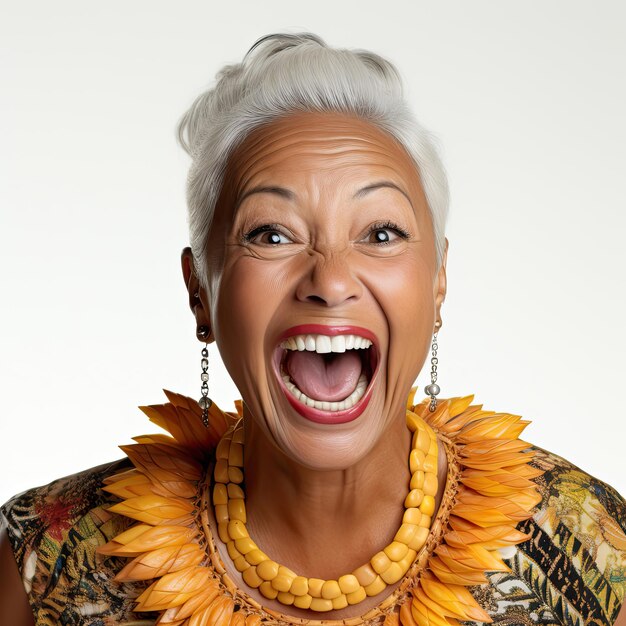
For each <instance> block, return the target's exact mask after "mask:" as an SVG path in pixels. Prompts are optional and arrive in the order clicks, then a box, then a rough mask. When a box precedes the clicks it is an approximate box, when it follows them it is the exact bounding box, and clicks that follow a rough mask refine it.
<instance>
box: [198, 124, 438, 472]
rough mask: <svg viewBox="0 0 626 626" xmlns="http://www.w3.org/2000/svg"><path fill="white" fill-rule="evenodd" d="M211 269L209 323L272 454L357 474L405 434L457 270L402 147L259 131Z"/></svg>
mask: <svg viewBox="0 0 626 626" xmlns="http://www.w3.org/2000/svg"><path fill="white" fill-rule="evenodd" d="M207 259H208V267H209V270H208V271H209V276H208V284H209V285H210V287H209V291H208V293H203V295H202V309H203V311H204V313H205V314H206V315H207V316H208V318H210V322H209V324H210V327H211V331H212V335H213V336H214V338H215V340H216V341H217V344H218V347H219V350H220V354H221V355H222V357H223V360H224V363H225V365H226V367H227V369H228V371H229V373H230V375H231V377H232V378H233V380H234V382H235V384H236V385H237V388H238V389H239V391H240V393H241V395H242V398H243V400H244V403H245V406H246V409H247V413H248V415H249V417H250V419H253V420H254V421H255V426H258V427H259V429H260V430H261V432H263V433H264V435H265V436H266V437H267V438H268V440H269V441H270V442H271V443H272V444H273V445H274V446H275V449H277V450H278V451H280V452H281V453H282V454H285V455H286V456H287V457H289V458H290V459H292V460H293V461H296V462H297V463H300V464H302V465H304V466H306V467H309V468H316V469H341V468H347V467H350V466H352V465H355V464H356V463H358V462H359V460H361V459H363V458H364V457H365V456H366V455H367V453H368V452H369V451H370V450H372V448H373V447H374V446H375V445H376V444H377V442H379V441H380V440H381V438H382V437H384V436H385V434H386V433H387V432H388V431H389V429H390V428H392V427H393V426H394V424H395V425H396V426H397V425H398V423H401V424H403V423H404V412H405V406H406V398H407V394H408V392H409V390H410V387H411V386H412V384H413V382H414V381H415V379H416V377H417V375H418V373H419V371H420V369H421V367H422V364H423V363H424V361H425V358H426V355H427V352H428V349H429V345H430V339H431V336H432V333H433V329H434V323H435V320H436V319H438V315H439V306H440V305H441V302H442V300H443V297H444V295H445V264H444V265H443V266H442V267H441V268H440V269H439V270H438V269H437V261H436V253H435V245H434V239H433V231H432V224H431V220H430V215H429V211H428V207H427V203H426V199H425V197H424V193H423V190H422V187H421V184H420V180H419V175H418V173H417V171H416V168H415V166H414V164H413V162H412V161H411V159H410V157H409V156H408V155H407V153H406V152H405V150H404V149H403V148H402V147H401V146H400V145H399V144H398V143H397V142H396V141H395V140H394V139H392V138H391V137H390V136H388V135H387V134H386V133H384V132H383V131H381V130H379V129H377V128H376V127H374V126H373V125H371V124H369V123H367V122H364V121H361V120H358V119H355V118H352V117H348V116H345V115H341V114H330V113H323V114H322V113H320V114H312V113H302V114H294V115H291V116H289V117H286V118H283V119H281V120H279V121H276V122H274V123H272V124H271V125H268V126H266V127H263V128H261V129H258V130H257V131H256V132H254V133H253V134H252V135H251V136H249V137H248V138H247V140H246V141H245V142H244V144H243V145H242V146H240V148H239V149H238V150H237V152H236V153H235V154H234V155H233V157H232V158H231V159H230V162H229V167H228V174H227V176H226V180H225V183H224V187H223V190H222V194H221V197H220V199H219V202H218V206H217V209H216V214H215V218H214V221H213V226H212V230H211V234H210V237H209V241H208V246H207ZM302 394H304V395H302ZM399 421H400V422H399Z"/></svg>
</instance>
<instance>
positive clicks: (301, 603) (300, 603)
mask: <svg viewBox="0 0 626 626" xmlns="http://www.w3.org/2000/svg"><path fill="white" fill-rule="evenodd" d="M312 600H313V596H310V595H309V594H308V593H305V594H303V595H301V596H298V595H296V599H295V600H294V601H293V605H294V606H297V607H298V608H299V609H308V608H310V607H311V601H312Z"/></svg>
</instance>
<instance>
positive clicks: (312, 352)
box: [275, 324, 378, 423]
mask: <svg viewBox="0 0 626 626" xmlns="http://www.w3.org/2000/svg"><path fill="white" fill-rule="evenodd" d="M275 365H276V370H277V374H278V375H279V376H280V382H281V387H282V388H283V391H284V392H285V395H286V396H287V399H288V400H289V401H290V403H291V405H292V406H293V407H294V408H295V409H296V410H297V411H298V412H299V413H300V414H301V415H303V416H304V417H306V418H307V419H310V420H313V421H316V422H322V423H343V422H347V421H351V420H353V419H356V417H358V416H359V415H360V414H361V413H362V412H363V410H364V409H365V407H366V406H367V403H368V402H369V398H370V396H371V382H372V380H373V379H374V376H375V373H376V367H377V365H378V348H377V346H376V340H375V337H374V336H373V334H372V333H371V332H370V331H368V330H366V329H363V328H357V327H353V326H346V327H338V326H322V325H317V324H316V325H306V326H298V327H294V328H292V329H290V330H289V331H287V332H286V333H285V334H284V335H283V337H282V341H281V342H280V345H279V347H278V348H277V349H276V352H275Z"/></svg>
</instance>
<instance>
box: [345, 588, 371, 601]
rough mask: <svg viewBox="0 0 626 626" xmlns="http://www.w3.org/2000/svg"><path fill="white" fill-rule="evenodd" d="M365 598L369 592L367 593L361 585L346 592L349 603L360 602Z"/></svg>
mask: <svg viewBox="0 0 626 626" xmlns="http://www.w3.org/2000/svg"><path fill="white" fill-rule="evenodd" d="M365 598H367V593H365V589H363V587H359V588H358V589H357V590H356V591H353V592H352V593H348V594H346V599H347V600H348V604H358V603H359V602H363V600H365Z"/></svg>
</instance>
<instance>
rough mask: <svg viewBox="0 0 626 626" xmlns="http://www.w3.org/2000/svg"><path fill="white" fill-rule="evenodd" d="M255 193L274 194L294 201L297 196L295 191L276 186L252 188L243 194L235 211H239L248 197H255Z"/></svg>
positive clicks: (236, 204)
mask: <svg viewBox="0 0 626 626" xmlns="http://www.w3.org/2000/svg"><path fill="white" fill-rule="evenodd" d="M255 193H272V194H275V195H277V196H280V197H281V198H284V199H285V200H294V199H295V197H296V195H295V194H294V193H293V191H290V190H289V189H285V188H284V187H276V186H264V185H261V186H259V187H252V189H248V191H246V192H244V193H243V194H241V196H240V197H239V198H237V202H235V210H236V209H238V208H239V207H240V205H241V203H242V202H243V201H244V200H245V199H246V198H248V197H250V196H252V195H254V194H255Z"/></svg>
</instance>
